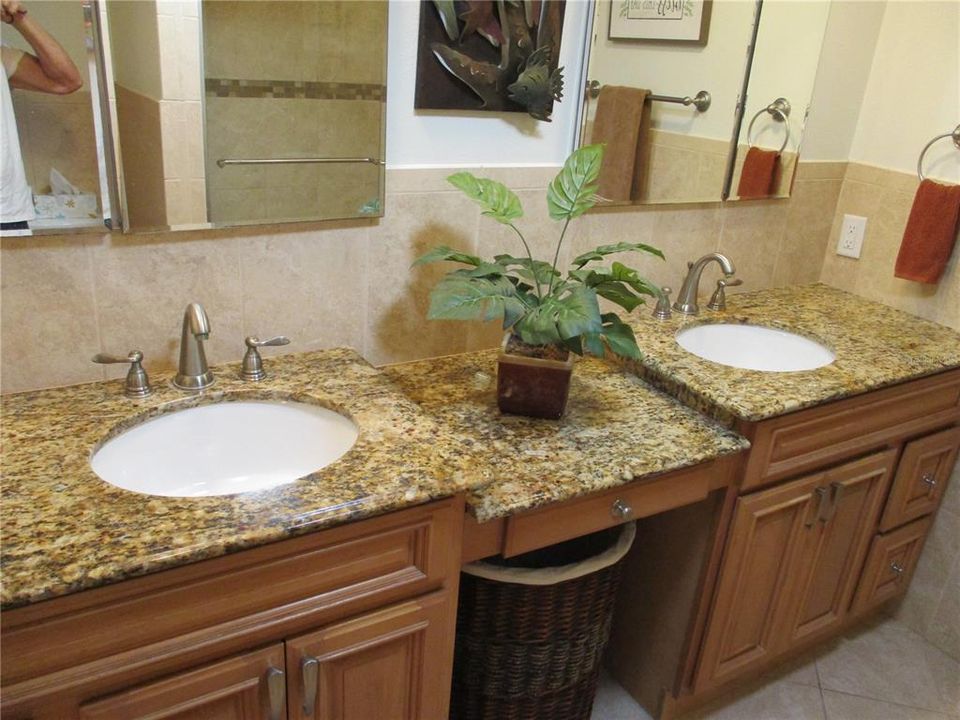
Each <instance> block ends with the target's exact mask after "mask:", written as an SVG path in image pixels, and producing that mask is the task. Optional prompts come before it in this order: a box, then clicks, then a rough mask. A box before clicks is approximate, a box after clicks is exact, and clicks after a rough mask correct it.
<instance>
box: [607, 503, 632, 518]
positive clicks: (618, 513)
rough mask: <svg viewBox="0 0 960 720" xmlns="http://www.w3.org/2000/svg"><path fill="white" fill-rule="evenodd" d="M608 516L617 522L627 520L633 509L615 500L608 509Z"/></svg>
mask: <svg viewBox="0 0 960 720" xmlns="http://www.w3.org/2000/svg"><path fill="white" fill-rule="evenodd" d="M610 514H611V515H613V517H615V518H616V519H617V520H629V519H630V517H631V516H632V515H633V508H631V507H630V506H629V505H627V504H626V503H625V502H624V501H623V500H621V499H620V498H617V499H616V500H614V501H613V505H612V506H611V507H610Z"/></svg>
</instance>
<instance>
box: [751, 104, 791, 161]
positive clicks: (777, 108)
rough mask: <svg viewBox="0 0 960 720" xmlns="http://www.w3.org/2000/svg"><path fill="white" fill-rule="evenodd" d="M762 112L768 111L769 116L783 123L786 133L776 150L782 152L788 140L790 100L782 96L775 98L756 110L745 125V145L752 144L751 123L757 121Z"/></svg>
mask: <svg viewBox="0 0 960 720" xmlns="http://www.w3.org/2000/svg"><path fill="white" fill-rule="evenodd" d="M764 113H770V116H771V117H772V118H773V119H774V120H776V121H777V122H782V123H783V129H784V130H786V133H785V134H784V137H783V145H781V146H780V149H779V150H778V151H777V152H781V153H782V152H783V151H784V150H785V149H786V148H787V143H788V142H790V122H789V119H790V101H789V100H787V99H786V98H782V97H781V98H777V99H776V100H774V101H773V102H772V103H770V104H769V105H767V106H766V107H764V108H760V109H759V110H757V114H756V115H754V116H753V118H752V119H751V120H750V125H749V126H748V127H747V145H750V146H753V140H752V139H751V137H752V135H753V124H754V123H755V122H756V121H757V118H759V117H760V116H761V115H763V114H764Z"/></svg>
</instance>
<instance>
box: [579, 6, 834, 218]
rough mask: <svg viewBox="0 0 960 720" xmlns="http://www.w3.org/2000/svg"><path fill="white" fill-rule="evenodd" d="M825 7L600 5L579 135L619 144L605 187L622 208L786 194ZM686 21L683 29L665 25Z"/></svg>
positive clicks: (615, 146) (602, 191) (614, 145)
mask: <svg viewBox="0 0 960 720" xmlns="http://www.w3.org/2000/svg"><path fill="white" fill-rule="evenodd" d="M829 7H830V5H829V3H824V2H788V1H786V0H756V1H754V0H726V1H724V2H700V3H688V2H676V3H673V2H670V1H669V0H664V2H657V3H648V2H641V1H640V0H597V2H596V3H595V11H594V15H593V29H592V42H591V43H589V48H588V51H589V65H588V70H587V81H588V84H587V89H586V92H585V100H584V102H585V106H584V110H583V112H582V122H581V142H598V141H602V142H606V143H607V144H608V157H610V156H611V153H610V152H609V150H610V149H613V150H614V152H613V153H612V155H613V157H614V158H615V161H614V162H613V163H612V164H611V166H610V167H607V168H605V169H604V176H605V177H604V178H602V180H601V185H600V194H601V195H602V196H603V197H605V198H606V199H607V200H608V201H609V204H619V205H624V204H648V203H691V202H716V201H719V200H737V199H744V200H746V199H756V198H769V197H787V196H789V194H790V190H791V188H792V181H793V174H794V172H795V169H796V163H797V159H798V154H799V151H800V141H801V138H802V134H803V127H804V120H805V118H806V115H807V111H808V106H809V103H810V98H811V95H812V92H813V83H814V79H815V76H816V71H817V66H818V63H819V57H820V47H821V44H822V41H823V35H824V32H825V27H826V21H827V15H828V13H829ZM698 12H699V13H701V15H699V16H697V15H696V14H697V13H698ZM671 13H672V14H671ZM674 15H675V17H674ZM684 22H685V23H686V26H687V29H686V31H685V32H686V35H684V34H683V32H682V31H672V30H669V29H668V30H663V29H662V28H669V27H672V26H673V25H676V27H677V28H679V27H680V26H681V25H682V24H683V23H684ZM631 23H632V25H631ZM631 27H633V29H631ZM650 28H653V29H652V30H651V29H650ZM741 99H743V102H742V103H741Z"/></svg>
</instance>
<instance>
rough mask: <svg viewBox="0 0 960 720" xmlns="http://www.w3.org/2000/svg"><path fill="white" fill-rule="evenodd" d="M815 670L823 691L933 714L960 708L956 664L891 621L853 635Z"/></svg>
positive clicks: (818, 661)
mask: <svg viewBox="0 0 960 720" xmlns="http://www.w3.org/2000/svg"><path fill="white" fill-rule="evenodd" d="M817 670H818V671H819V673H820V684H821V687H822V688H823V689H824V690H836V691H838V692H844V693H849V694H852V695H860V696H863V697H869V698H872V699H875V700H883V701H885V702H891V703H899V704H902V705H909V706H912V707H917V708H922V709H925V710H932V711H935V712H945V713H954V712H956V711H957V708H958V707H960V664H958V662H957V661H956V660H953V659H952V658H950V657H949V656H948V655H946V654H945V653H944V652H942V651H940V650H938V649H936V648H935V647H933V646H932V645H930V644H929V643H927V642H926V641H924V639H923V638H922V637H921V636H920V635H918V634H917V633H915V632H913V631H912V630H909V629H908V628H906V627H904V626H903V625H901V624H899V623H897V622H894V621H887V622H884V623H882V624H879V625H874V626H869V627H868V628H866V629H865V628H858V629H857V630H854V631H851V634H850V635H849V636H847V637H846V638H845V639H844V641H843V642H842V643H840V645H839V646H838V647H837V648H836V649H835V650H834V651H832V652H830V653H828V654H827V655H825V656H823V657H821V658H819V659H818V660H817Z"/></svg>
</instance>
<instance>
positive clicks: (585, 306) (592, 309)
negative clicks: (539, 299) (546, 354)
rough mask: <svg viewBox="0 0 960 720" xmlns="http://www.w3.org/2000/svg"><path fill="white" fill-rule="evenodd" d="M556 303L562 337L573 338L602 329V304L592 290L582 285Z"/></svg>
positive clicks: (558, 325) (558, 327) (558, 324)
mask: <svg viewBox="0 0 960 720" xmlns="http://www.w3.org/2000/svg"><path fill="white" fill-rule="evenodd" d="M554 302H555V303H556V306H557V308H556V319H557V329H558V330H559V331H560V337H562V338H564V339H566V338H572V337H577V336H578V335H584V334H586V333H592V332H597V331H598V330H599V329H600V327H601V324H602V320H601V319H600V303H599V301H598V300H597V293H596V291H594V290H593V289H592V288H588V287H585V286H584V285H580V286H578V287H576V288H574V289H573V290H572V291H571V292H569V293H566V294H565V295H563V296H562V297H560V298H559V299H556V300H554Z"/></svg>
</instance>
